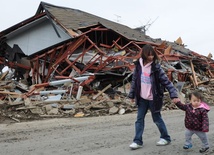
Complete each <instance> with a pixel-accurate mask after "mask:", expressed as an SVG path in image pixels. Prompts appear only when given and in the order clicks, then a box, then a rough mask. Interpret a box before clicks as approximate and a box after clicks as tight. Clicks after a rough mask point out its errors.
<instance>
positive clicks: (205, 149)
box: [199, 147, 209, 153]
mask: <svg viewBox="0 0 214 155" xmlns="http://www.w3.org/2000/svg"><path fill="white" fill-rule="evenodd" d="M208 150H209V147H203V148H201V149H200V150H199V152H200V153H204V152H207V151H208Z"/></svg>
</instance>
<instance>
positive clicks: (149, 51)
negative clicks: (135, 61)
mask: <svg viewBox="0 0 214 155" xmlns="http://www.w3.org/2000/svg"><path fill="white" fill-rule="evenodd" d="M150 55H153V56H154V62H156V61H158V60H159V57H158V55H157V53H156V52H155V50H154V48H153V47H152V46H151V45H149V44H146V45H144V46H143V48H142V54H141V58H142V59H143V60H145V61H146V60H147V58H148V56H150Z"/></svg>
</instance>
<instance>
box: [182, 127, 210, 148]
mask: <svg viewBox="0 0 214 155" xmlns="http://www.w3.org/2000/svg"><path fill="white" fill-rule="evenodd" d="M193 134H196V135H197V136H198V137H199V138H200V140H201V142H202V147H203V148H207V147H209V142H208V139H207V135H206V132H202V131H195V130H189V129H186V132H185V138H186V142H185V145H190V144H192V135H193Z"/></svg>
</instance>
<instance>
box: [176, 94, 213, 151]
mask: <svg viewBox="0 0 214 155" xmlns="http://www.w3.org/2000/svg"><path fill="white" fill-rule="evenodd" d="M189 100H190V103H189V104H183V103H181V102H177V103H176V106H177V107H178V108H179V109H181V110H183V111H185V112H186V114H185V127H186V132H185V139H186V140H185V144H184V146H183V148H184V149H190V148H191V147H192V135H193V134H196V135H197V136H198V137H199V138H200V140H201V142H202V147H201V149H200V150H199V152H200V153H204V152H206V151H208V149H209V142H208V138H207V135H206V132H208V131H209V118H208V114H207V113H208V112H209V110H210V107H209V106H208V105H207V104H206V103H204V102H203V101H202V96H201V94H200V93H199V92H197V91H195V92H193V93H191V94H190V95H189Z"/></svg>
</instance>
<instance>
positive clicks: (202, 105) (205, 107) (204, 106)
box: [198, 102, 210, 111]
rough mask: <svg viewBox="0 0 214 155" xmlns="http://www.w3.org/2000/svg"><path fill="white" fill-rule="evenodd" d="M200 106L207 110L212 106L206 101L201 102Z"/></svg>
mask: <svg viewBox="0 0 214 155" xmlns="http://www.w3.org/2000/svg"><path fill="white" fill-rule="evenodd" d="M198 108H204V109H206V110H207V111H210V107H209V106H208V105H207V104H206V103H205V102H201V105H200V106H199V107H198Z"/></svg>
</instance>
